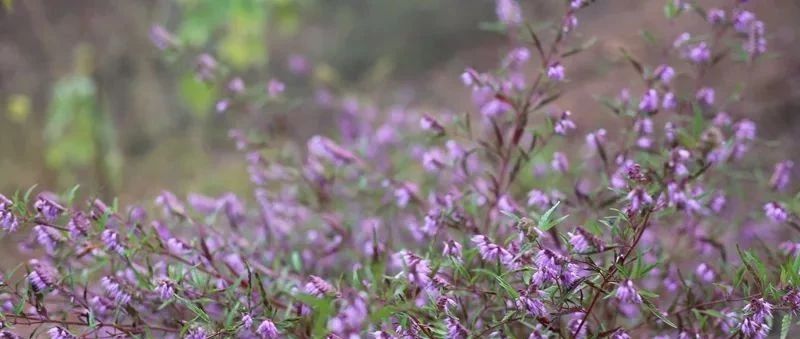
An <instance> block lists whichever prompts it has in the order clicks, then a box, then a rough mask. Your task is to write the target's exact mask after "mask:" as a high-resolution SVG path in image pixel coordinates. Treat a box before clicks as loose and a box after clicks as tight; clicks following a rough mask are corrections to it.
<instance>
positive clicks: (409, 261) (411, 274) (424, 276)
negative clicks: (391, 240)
mask: <svg viewBox="0 0 800 339" xmlns="http://www.w3.org/2000/svg"><path fill="white" fill-rule="evenodd" d="M397 256H398V257H399V258H400V259H401V260H402V261H403V265H404V267H405V271H406V275H407V277H408V281H409V282H411V283H413V284H416V285H417V286H419V287H427V286H428V285H429V284H430V282H431V268H430V266H429V265H428V261H427V260H425V259H422V258H420V257H419V256H418V255H416V254H414V253H411V252H410V251H407V250H402V251H400V252H398V253H397Z"/></svg>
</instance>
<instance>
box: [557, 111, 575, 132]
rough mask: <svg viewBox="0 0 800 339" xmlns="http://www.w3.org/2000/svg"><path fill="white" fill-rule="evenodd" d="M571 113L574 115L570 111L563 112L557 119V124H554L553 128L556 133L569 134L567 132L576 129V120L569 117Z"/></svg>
mask: <svg viewBox="0 0 800 339" xmlns="http://www.w3.org/2000/svg"><path fill="white" fill-rule="evenodd" d="M570 115H572V112H570V111H564V112H562V113H561V117H560V118H559V119H558V120H557V121H556V123H555V126H553V130H554V131H555V132H556V134H559V135H567V132H569V131H571V130H574V129H575V122H573V121H572V120H570V119H569V116H570Z"/></svg>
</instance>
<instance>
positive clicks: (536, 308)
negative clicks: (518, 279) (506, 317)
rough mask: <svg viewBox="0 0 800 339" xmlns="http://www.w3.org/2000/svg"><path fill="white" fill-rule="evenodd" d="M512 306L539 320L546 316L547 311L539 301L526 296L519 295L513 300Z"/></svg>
mask: <svg viewBox="0 0 800 339" xmlns="http://www.w3.org/2000/svg"><path fill="white" fill-rule="evenodd" d="M514 305H516V306H517V309H519V310H520V311H524V312H528V314H530V315H531V316H534V317H536V318H541V317H545V316H547V309H545V307H544V303H542V302H541V301H540V300H539V299H536V298H531V297H530V296H528V295H527V293H526V294H521V295H520V296H519V298H517V300H514Z"/></svg>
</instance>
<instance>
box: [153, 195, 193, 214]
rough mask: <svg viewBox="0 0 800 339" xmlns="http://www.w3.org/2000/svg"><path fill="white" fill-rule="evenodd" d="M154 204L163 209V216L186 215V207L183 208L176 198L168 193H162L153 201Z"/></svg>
mask: <svg viewBox="0 0 800 339" xmlns="http://www.w3.org/2000/svg"><path fill="white" fill-rule="evenodd" d="M155 204H156V205H158V206H161V207H162V208H163V209H164V214H165V215H169V214H174V215H177V216H185V215H186V207H184V206H183V203H181V201H180V200H178V197H176V196H175V194H173V193H172V192H170V191H162V192H161V194H159V195H158V197H156V199H155Z"/></svg>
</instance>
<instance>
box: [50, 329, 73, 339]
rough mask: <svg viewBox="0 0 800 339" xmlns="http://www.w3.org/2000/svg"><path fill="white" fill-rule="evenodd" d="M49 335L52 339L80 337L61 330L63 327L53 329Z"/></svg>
mask: <svg viewBox="0 0 800 339" xmlns="http://www.w3.org/2000/svg"><path fill="white" fill-rule="evenodd" d="M47 335H49V336H50V339H77V338H78V337H76V336H74V335H72V333H69V331H67V330H65V329H63V328H61V327H58V326H56V327H53V328H51V329H49V330H48V331H47Z"/></svg>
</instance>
